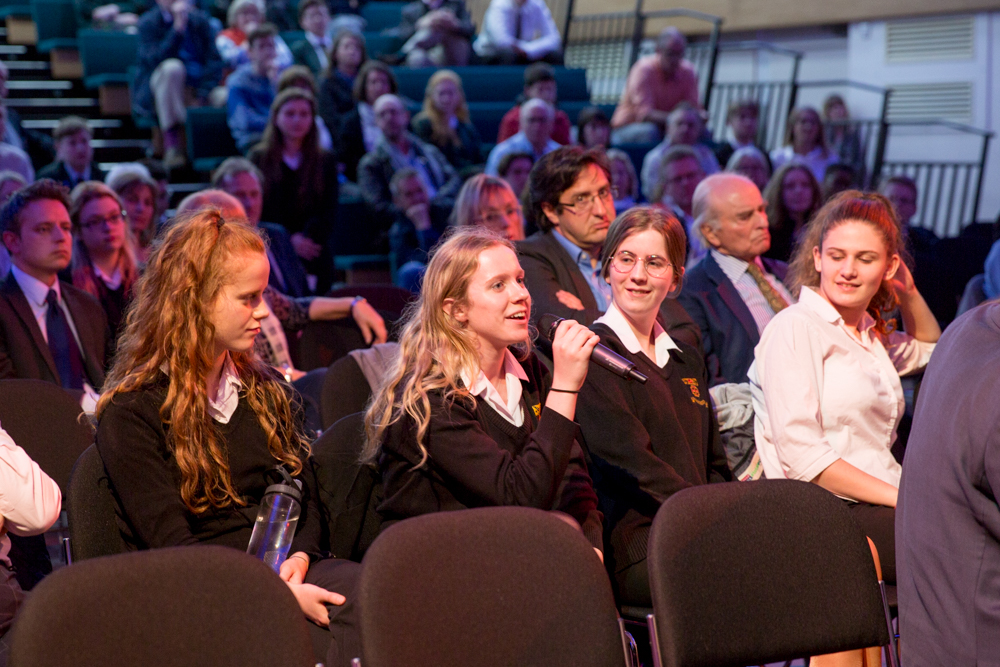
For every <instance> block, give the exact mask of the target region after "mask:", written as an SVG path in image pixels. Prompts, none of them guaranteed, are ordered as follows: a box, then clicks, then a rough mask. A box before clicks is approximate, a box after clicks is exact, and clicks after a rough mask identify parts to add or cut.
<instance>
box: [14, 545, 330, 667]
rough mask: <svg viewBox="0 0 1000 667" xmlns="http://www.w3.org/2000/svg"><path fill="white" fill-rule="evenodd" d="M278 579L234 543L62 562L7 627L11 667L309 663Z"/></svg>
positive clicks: (305, 640) (302, 666) (297, 619)
mask: <svg viewBox="0 0 1000 667" xmlns="http://www.w3.org/2000/svg"><path fill="white" fill-rule="evenodd" d="M306 624H307V621H306V620H305V617H304V616H303V615H302V612H301V610H300V609H299V605H298V604H297V603H296V601H295V597H294V596H293V595H292V592H291V590H290V589H289V588H288V586H287V585H286V584H285V583H284V582H283V581H281V579H279V578H278V577H277V575H275V573H274V572H273V571H271V570H270V569H269V568H268V567H267V566H265V565H264V564H263V563H261V562H260V561H258V560H257V559H255V558H253V557H252V556H248V555H246V554H244V553H241V552H239V551H237V550H235V549H228V548H226V547H217V546H194V547H174V548H170V549H158V550H154V551H143V552H137V553H130V554H122V555H118V556H109V557H107V558H95V559H94V560H89V561H86V562H83V563H77V564H74V565H72V566H70V567H66V568H62V569H61V570H58V571H56V572H54V573H53V574H52V575H50V576H49V577H47V578H46V579H45V580H44V581H42V583H40V584H39V585H38V586H37V587H36V588H35V590H34V592H33V593H32V594H31V596H29V598H28V601H27V603H26V604H25V605H24V607H23V608H22V609H21V611H20V613H19V615H18V618H17V620H16V622H15V623H14V627H13V629H12V630H11V637H10V640H11V648H10V659H9V664H10V665H11V667H43V666H44V667H58V666H61V665H66V666H69V665H73V666H74V667H107V666H108V665H118V666H121V667H124V666H126V665H143V666H144V667H168V666H169V667H188V666H191V665H240V666H241V667H258V666H259V667H312V666H313V665H314V664H315V658H314V656H313V652H312V648H311V645H310V640H309V631H308V629H307V626H306Z"/></svg>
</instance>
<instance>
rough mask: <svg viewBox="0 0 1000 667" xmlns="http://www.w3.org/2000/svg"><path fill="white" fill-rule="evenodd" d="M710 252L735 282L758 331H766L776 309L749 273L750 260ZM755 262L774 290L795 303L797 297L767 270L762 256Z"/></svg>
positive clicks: (732, 281)
mask: <svg viewBox="0 0 1000 667" xmlns="http://www.w3.org/2000/svg"><path fill="white" fill-rule="evenodd" d="M709 252H711V253H712V258H713V259H714V260H715V263H716V264H718V265H719V268H720V269H722V272H723V273H725V274H726V277H727V278H729V282H731V283H732V284H733V287H735V288H736V292H737V293H738V294H739V295H740V298H741V299H742V300H743V303H745V304H746V306H747V309H748V310H749V311H750V314H751V315H752V316H753V321H754V322H756V323H757V333H758V334H759V333H760V332H762V331H764V327H766V326H767V324H768V322H770V321H771V318H772V317H774V309H773V308H771V304H769V303H768V302H767V299H765V298H764V295H763V294H762V293H761V291H760V286H759V285H758V284H757V281H756V280H754V279H753V276H751V275H750V274H749V273H747V267H748V266H749V263H748V262H745V261H743V260H742V259H740V258H739V257H733V256H732V255H724V254H722V253H721V252H719V251H718V250H716V249H714V248H713V249H712V250H710V251H709ZM754 264H756V265H757V268H759V269H760V271H761V273H763V274H764V278H765V279H766V280H767V282H768V283H770V285H771V287H773V288H774V291H775V292H777V293H778V294H780V295H781V296H782V297H784V299H785V301H787V302H788V304H789V305H791V304H793V303H795V299H793V298H792V295H791V294H789V293H788V290H786V289H785V286H784V285H782V284H781V281H780V280H778V279H777V278H775V277H774V276H773V275H771V274H770V273H768V272H767V269H765V268H764V263H763V262H762V261H760V257H755V258H754Z"/></svg>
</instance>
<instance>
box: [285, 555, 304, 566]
mask: <svg viewBox="0 0 1000 667" xmlns="http://www.w3.org/2000/svg"><path fill="white" fill-rule="evenodd" d="M288 558H289V559H292V558H298V559H299V560H302V561H305V563H306V565H308V564H309V559H308V558H306V557H305V556H303V555H302V554H292V555H291V556H289V557H288Z"/></svg>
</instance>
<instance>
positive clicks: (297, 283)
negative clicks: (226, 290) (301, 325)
mask: <svg viewBox="0 0 1000 667" xmlns="http://www.w3.org/2000/svg"><path fill="white" fill-rule="evenodd" d="M257 226H258V227H259V228H260V231H261V234H262V235H263V236H264V237H265V238H266V239H267V242H268V244H269V247H270V249H271V254H272V255H274V259H275V260H276V261H277V262H278V269H279V270H280V271H281V277H282V278H284V279H285V282H284V284H282V283H281V282H280V281H279V280H278V275H277V273H276V272H275V271H274V270H273V269H272V270H271V277H270V278H268V280H267V282H268V284H269V285H270V286H271V287H273V288H275V289H276V290H278V291H279V292H281V293H282V294H287V295H288V296H291V297H296V298H299V297H303V296H310V295H311V294H312V292H310V290H309V283H308V282H306V268H305V267H304V266H303V265H302V260H301V259H299V256H298V255H296V254H295V248H294V247H293V246H292V237H291V236H290V235H289V234H288V230H287V229H285V228H284V227H282V226H281V225H275V224H273V223H270V222H262V223H260V224H259V225H257Z"/></svg>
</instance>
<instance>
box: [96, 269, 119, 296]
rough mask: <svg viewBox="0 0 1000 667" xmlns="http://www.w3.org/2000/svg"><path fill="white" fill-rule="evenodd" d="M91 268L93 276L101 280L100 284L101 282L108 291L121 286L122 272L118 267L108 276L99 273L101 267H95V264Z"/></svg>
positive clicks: (101, 272)
mask: <svg viewBox="0 0 1000 667" xmlns="http://www.w3.org/2000/svg"><path fill="white" fill-rule="evenodd" d="M91 266H93V267H94V274H95V275H96V276H97V277H98V278H100V279H101V282H103V283H104V284H105V285H106V286H107V288H108V289H109V290H116V289H118V288H119V287H121V286H122V270H121V268H120V267H117V266H116V267H115V270H114V271H112V272H111V275H110V276H109V275H108V274H106V273H104V271H101V267H99V266H97V264H92V265H91Z"/></svg>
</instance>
